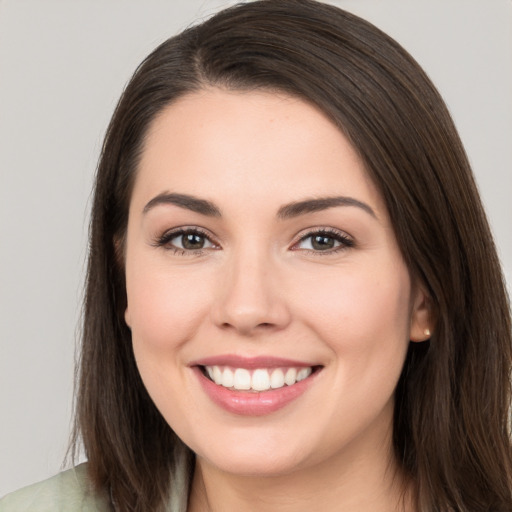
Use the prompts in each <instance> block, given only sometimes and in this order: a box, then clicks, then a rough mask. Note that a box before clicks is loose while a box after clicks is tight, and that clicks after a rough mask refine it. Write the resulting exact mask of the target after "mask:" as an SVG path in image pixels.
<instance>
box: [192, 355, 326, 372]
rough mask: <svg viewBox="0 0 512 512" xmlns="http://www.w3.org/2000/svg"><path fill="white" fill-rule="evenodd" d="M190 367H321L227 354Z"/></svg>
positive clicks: (293, 361)
mask: <svg viewBox="0 0 512 512" xmlns="http://www.w3.org/2000/svg"><path fill="white" fill-rule="evenodd" d="M189 366H231V367H232V368H246V369H248V370H251V369H257V368H283V367H285V368H286V367H294V368H308V367H312V366H319V365H318V364H315V363H306V362H304V361H297V360H294V359H286V358H282V357H274V356H256V357H244V356H237V355H234V354H225V355H218V356H211V357H205V358H202V359H197V360H195V361H192V362H191V363H189Z"/></svg>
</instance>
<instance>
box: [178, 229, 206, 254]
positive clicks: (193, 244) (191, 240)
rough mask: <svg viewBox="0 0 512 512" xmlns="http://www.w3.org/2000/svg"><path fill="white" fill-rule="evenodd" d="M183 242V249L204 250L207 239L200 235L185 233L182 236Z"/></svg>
mask: <svg viewBox="0 0 512 512" xmlns="http://www.w3.org/2000/svg"><path fill="white" fill-rule="evenodd" d="M176 238H179V237H176ZM181 240H182V241H181V245H182V247H183V249H187V250H189V251H193V250H197V249H203V248H204V246H205V243H206V237H205V236H203V235H199V234H198V233H185V234H183V235H181Z"/></svg>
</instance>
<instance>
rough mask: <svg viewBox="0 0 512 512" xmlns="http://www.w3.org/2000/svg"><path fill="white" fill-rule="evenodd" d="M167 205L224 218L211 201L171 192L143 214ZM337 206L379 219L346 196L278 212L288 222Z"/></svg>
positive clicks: (286, 207)
mask: <svg viewBox="0 0 512 512" xmlns="http://www.w3.org/2000/svg"><path fill="white" fill-rule="evenodd" d="M166 204H172V205H175V206H179V207H180V208H185V209H187V210H191V211H193V212H196V213H199V214H201V215H206V216H208V217H221V216H222V214H221V211H220V209H219V208H218V207H217V206H216V205H215V204H214V203H212V202H211V201H207V200H206V199H199V198H198V197H194V196H191V195H189V194H177V193H169V192H164V193H162V194H158V195H157V196H155V197H154V198H153V199H151V200H150V201H149V202H148V203H147V204H146V206H145V207H144V210H143V213H147V212H148V211H149V210H151V209H152V208H154V207H155V206H158V205H166ZM337 206H355V207H357V208H361V209H362V210H363V211H365V212H366V213H368V214H370V215H371V216H372V217H374V218H377V216H376V214H375V212H374V211H373V209H372V208H371V207H370V206H369V205H368V204H366V203H363V202H362V201H359V200H358V199H355V198H353V197H346V196H335V197H320V198H312V199H304V200H302V201H295V202H293V203H289V204H286V205H284V206H281V208H279V210H278V211H277V217H278V218H279V219H281V220H286V219H291V218H294V217H299V216H300V215H305V214H308V213H314V212H319V211H322V210H327V209H329V208H334V207H337Z"/></svg>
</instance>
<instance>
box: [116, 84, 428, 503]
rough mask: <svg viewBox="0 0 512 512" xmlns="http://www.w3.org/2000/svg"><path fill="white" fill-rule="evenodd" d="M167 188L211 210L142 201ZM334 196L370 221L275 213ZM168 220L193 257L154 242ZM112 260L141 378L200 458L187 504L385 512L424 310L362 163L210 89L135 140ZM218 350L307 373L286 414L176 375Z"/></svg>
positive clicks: (334, 134) (326, 130)
mask: <svg viewBox="0 0 512 512" xmlns="http://www.w3.org/2000/svg"><path fill="white" fill-rule="evenodd" d="M165 193H178V194H188V195H193V196H194V197H197V198H200V199H204V200H208V201H210V202H212V203H214V204H215V205H216V207H217V208H218V209H219V211H220V215H204V214H202V213H198V212H195V211H191V210H190V209H188V208H186V207H183V206H178V205H175V204H162V203H157V204H155V201H153V203H152V204H150V205H149V206H147V205H148V203H150V202H151V201H152V200H153V199H154V198H155V197H157V196H159V195H161V194H165ZM333 196H343V197H350V198H352V199H355V200H357V201H359V202H361V203H364V204H365V205H367V206H368V207H369V208H370V209H371V212H369V211H368V209H365V208H364V207H361V206H357V205H339V206H333V207H329V208H325V209H322V210H320V211H315V212H305V213H302V214H300V215H295V216H292V217H289V218H284V219H283V218H281V217H280V216H279V215H278V212H279V209H280V208H282V207H283V205H287V204H289V203H294V202H297V201H302V200H305V199H311V198H325V197H333ZM183 226H185V227H187V228H188V227H199V228H200V229H201V231H202V232H204V233H206V235H207V237H208V238H204V239H202V240H204V245H205V246H204V247H203V249H201V250H200V251H199V252H197V251H195V252H194V251H187V250H183V249H181V250H180V249H179V246H180V244H182V242H183V239H182V237H180V236H176V237H174V238H173V239H172V238H171V239H170V238H169V237H167V239H166V243H165V245H161V244H159V240H160V241H161V239H162V235H163V234H164V233H166V232H169V230H171V229H173V228H179V227H183ZM315 230H316V231H317V232H318V231H322V230H323V231H326V230H328V231H329V233H328V235H329V236H331V239H329V240H328V241H329V242H330V243H333V244H334V247H333V248H332V249H328V250H319V249H318V248H313V246H312V239H311V237H309V238H308V235H309V234H310V233H311V232H312V231H315ZM331 231H333V232H334V234H331ZM339 234H341V236H343V237H345V238H346V239H348V240H349V241H350V242H351V245H350V243H349V245H347V246H344V243H343V242H339V241H336V240H334V238H332V237H339ZM342 240H343V239H342ZM177 247H178V250H176V248H177ZM340 247H341V249H340V250H336V249H339V248H340ZM125 258H126V286H127V297H128V307H127V309H126V315H125V318H126V322H127V324H128V325H129V326H130V328H131V330H132V338H133V348H134V352H135V357H136V361H137V365H138V368H139V371H140V373H141V376H142V379H143V381H144V383H145V385H146V387H147V389H148V392H149V394H150V395H151V397H152V399H153V400H154V402H155V404H156V406H157V407H158V408H159V410H160V411H161V413H162V415H163V416H164V417H165V419H166V421H167V422H168V423H169V425H170V426H171V427H172V428H173V429H174V430H175V432H176V433H177V434H178V435H179V436H180V437H181V439H182V440H183V441H184V442H185V443H186V444H187V445H188V446H189V447H190V448H191V449H192V450H193V451H194V452H195V453H196V454H197V463H196V471H195V475H194V480H193V486H192V492H191V497H190V504H189V511H192V512H197V511H205V510H213V511H220V510H240V511H246V510H250V511H259V510H262V511H263V510H265V511H268V510H272V511H288V510H290V511H291V510H293V511H295V512H296V511H302V510H304V511H306V510H307V511H310V510H325V511H328V510H343V511H345V512H347V511H349V512H350V511H354V512H355V511H358V512H362V511H363V512H364V511H366V510H368V511H370V510H371V511H372V512H378V511H391V510H398V505H399V502H400V497H401V491H402V490H403V485H404V480H403V478H402V476H401V474H400V470H399V468H398V467H397V464H396V463H395V460H394V458H393V455H392V444H391V435H392V416H393V406H394V404H393V394H394V389H395V387H396V383H397V381H398V378H399V376H400V372H401V369H402V366H403V362H404V359H405V355H406V351H407V347H408V344H409V342H410V340H412V341H422V340H423V339H425V338H426V336H425V329H426V328H428V327H429V311H428V306H427V304H428V301H427V299H426V297H425V294H424V292H423V291H422V289H421V287H420V286H417V285H415V284H414V283H412V281H411V278H410V276H409V272H408V270H407V268H406V265H405V263H404V261H403V259H402V256H401V253H400V250H399V248H398V246H397V243H396V239H395V236H394V233H393V229H392V226H391V224H390V220H389V217H388V214H387V211H386V207H385V205H384V203H383V200H382V198H381V196H380V194H379V193H378V191H377V189H376V188H375V186H374V185H373V183H372V182H371V181H370V179H369V178H368V176H367V174H366V172H365V169H364V166H363V164H362V162H361V160H360V159H359V157H358V156H357V154H356V152H355V151H354V149H353V148H352V147H351V145H350V144H349V142H348V141H347V139H346V138H345V137H344V136H343V134H342V133H341V132H340V131H339V130H338V129H337V128H336V127H335V126H334V125H333V124H332V123H331V122H330V121H329V120H328V119H327V118H326V117H325V116H324V115H323V114H322V113H321V112H319V111H318V110H317V109H316V108H315V107H313V106H311V105H309V104H307V103H305V102H303V101H302V100H299V99H296V98H292V97H289V96H285V95H277V94H275V93H270V92H261V91H260V92H255V91H251V92H233V91H226V90H219V89H207V90H204V91H201V92H198V93H194V94H191V95H188V96H186V97H184V98H181V99H179V100H177V101H176V102H175V103H173V104H172V105H170V106H169V107H167V108H166V109H165V110H164V111H163V112H162V113H161V114H160V115H159V116H158V117H157V118H156V120H155V121H154V122H153V124H152V126H151V128H150V131H149V134H148V137H147V139H146V146H145V149H144V152H143V155H142V159H141V162H140V166H139V170H138V174H137V177H136V180H135V184H134V189H133V196H132V199H131V204H130V211H129V222H128V230H127V237H126V246H125ZM223 354H235V355H239V356H246V357H251V356H259V355H266V356H268V355H271V356H275V357H283V358H293V359H295V360H300V361H304V362H306V363H308V364H315V365H321V366H322V369H321V371H320V372H319V373H318V374H316V376H315V379H314V382H312V384H311V385H310V386H309V387H308V389H307V391H306V392H305V393H304V394H303V395H301V396H300V397H299V398H298V399H296V400H294V401H293V402H292V403H290V404H288V405H287V406H285V407H284V408H282V409H280V410H278V411H276V412H273V413H271V414H268V415H264V416H257V417H253V416H240V415H237V414H233V413H230V412H227V411H225V410H224V409H222V408H220V407H219V406H217V405H216V404H214V403H213V402H212V401H211V399H210V398H209V397H208V396H207V395H206V394H205V392H204V391H203V389H202V387H201V386H200V385H199V382H198V377H197V375H196V374H195V373H194V372H193V371H192V370H191V368H190V363H191V362H192V361H194V360H197V359H200V358H204V357H211V356H218V355H223ZM408 510H412V509H411V508H409V509H408Z"/></svg>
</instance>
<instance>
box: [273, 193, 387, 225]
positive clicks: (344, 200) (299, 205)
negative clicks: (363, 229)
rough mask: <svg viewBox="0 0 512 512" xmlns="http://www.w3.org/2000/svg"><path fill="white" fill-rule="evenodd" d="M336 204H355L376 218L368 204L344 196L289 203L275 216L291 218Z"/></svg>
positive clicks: (332, 206)
mask: <svg viewBox="0 0 512 512" xmlns="http://www.w3.org/2000/svg"><path fill="white" fill-rule="evenodd" d="M336 206H355V207H357V208H361V209H362V210H364V211H365V212H366V213H369V214H370V215H371V216H372V217H374V218H377V215H375V212H374V211H373V209H372V208H371V207H370V206H369V205H368V204H366V203H363V202H362V201H359V200H358V199H354V198H353V197H346V196H335V197H320V198H314V199H305V200H303V201H297V202H294V203H290V204H287V205H285V206H282V207H281V208H279V210H278V212H277V216H278V218H280V219H291V218H293V217H298V216H299V215H305V214H307V213H314V212H319V211H322V210H327V209H329V208H334V207H336Z"/></svg>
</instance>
